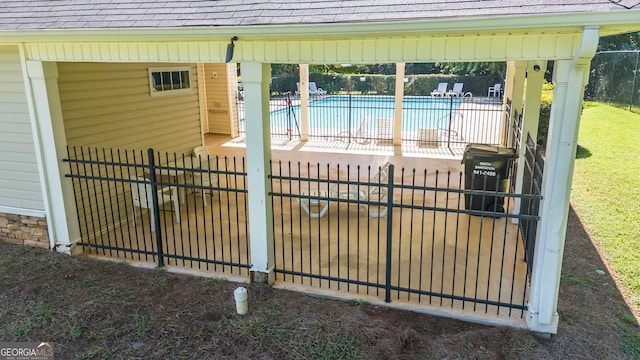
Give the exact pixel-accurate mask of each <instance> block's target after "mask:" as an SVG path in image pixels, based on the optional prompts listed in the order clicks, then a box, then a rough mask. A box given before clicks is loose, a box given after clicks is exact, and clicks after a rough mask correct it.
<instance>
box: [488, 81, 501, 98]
mask: <svg viewBox="0 0 640 360" xmlns="http://www.w3.org/2000/svg"><path fill="white" fill-rule="evenodd" d="M501 88H502V85H501V84H495V85H493V86H489V91H487V96H498V97H499V96H500V92H501V91H500V90H501Z"/></svg>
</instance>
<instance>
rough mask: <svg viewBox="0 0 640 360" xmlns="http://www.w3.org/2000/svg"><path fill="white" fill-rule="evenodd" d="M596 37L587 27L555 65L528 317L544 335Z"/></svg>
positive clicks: (551, 327) (553, 302) (553, 312)
mask: <svg viewBox="0 0 640 360" xmlns="http://www.w3.org/2000/svg"><path fill="white" fill-rule="evenodd" d="M598 39H599V37H598V28H597V27H587V28H585V30H584V32H583V35H582V43H581V45H580V49H579V50H578V55H577V56H576V58H575V59H574V60H558V61H556V62H555V63H554V69H553V77H554V81H553V82H554V85H555V89H554V94H553V105H552V106H551V120H550V123H549V135H548V138H547V139H548V140H547V150H546V156H547V157H546V160H545V167H544V179H543V182H542V195H543V200H542V202H541V204H540V216H541V219H540V222H539V224H538V232H537V236H536V244H535V255H534V259H533V269H532V274H531V294H530V299H529V305H528V310H527V317H526V320H527V325H528V327H529V329H530V330H533V331H537V332H542V333H550V334H554V333H556V332H557V329H558V312H557V307H558V292H559V287H560V271H561V268H562V254H563V251H564V244H565V234H566V230H567V216H568V213H569V197H570V193H571V178H572V176H573V166H574V162H575V155H576V146H577V138H578V127H579V123H580V113H581V110H582V98H583V95H584V87H585V85H586V80H587V78H588V72H589V65H590V60H591V58H592V57H593V55H594V54H595V50H596V48H597V46H598Z"/></svg>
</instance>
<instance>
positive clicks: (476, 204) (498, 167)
mask: <svg viewBox="0 0 640 360" xmlns="http://www.w3.org/2000/svg"><path fill="white" fill-rule="evenodd" d="M516 157H518V154H516V151H515V150H514V149H512V148H506V147H499V146H492V145H484V144H469V145H467V147H466V148H465V149H464V154H463V156H462V163H463V164H465V167H464V174H465V177H464V185H465V189H466V190H479V191H483V192H486V193H471V194H465V209H467V210H480V211H490V212H499V213H504V212H505V209H504V197H503V196H497V195H496V194H495V193H496V192H501V193H504V192H506V191H507V186H508V185H509V170H511V164H512V162H513V160H514V159H515V158H516ZM491 192H493V193H494V194H491Z"/></svg>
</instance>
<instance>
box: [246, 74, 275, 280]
mask: <svg viewBox="0 0 640 360" xmlns="http://www.w3.org/2000/svg"><path fill="white" fill-rule="evenodd" d="M241 67H242V82H243V83H244V96H245V102H246V104H248V106H246V107H245V112H246V117H245V119H246V120H245V121H246V124H247V135H246V136H247V184H248V189H247V190H248V192H249V194H251V196H249V197H248V203H249V238H250V239H251V262H252V267H251V273H252V275H251V279H252V281H256V282H266V283H268V284H272V283H273V281H274V272H273V267H274V243H273V208H272V204H271V197H270V196H269V192H270V191H271V181H270V179H269V173H270V161H271V132H270V125H269V123H270V122H269V81H270V79H271V67H270V64H263V63H242V65H241Z"/></svg>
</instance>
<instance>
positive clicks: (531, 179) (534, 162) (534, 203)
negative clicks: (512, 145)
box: [519, 133, 544, 276]
mask: <svg viewBox="0 0 640 360" xmlns="http://www.w3.org/2000/svg"><path fill="white" fill-rule="evenodd" d="M524 161H525V165H524V176H523V182H522V193H523V194H527V195H530V196H527V197H523V198H522V200H521V202H520V213H521V214H524V215H533V214H536V215H537V214H538V210H539V208H540V200H541V198H542V196H541V194H542V175H543V170H544V158H543V156H542V151H541V149H540V148H539V147H538V146H537V145H536V142H535V141H534V140H533V138H531V134H529V133H527V149H526V153H525V157H524ZM519 227H520V233H521V234H522V240H523V241H524V249H525V259H526V261H527V276H529V275H530V274H531V266H532V265H533V254H534V248H535V241H536V233H537V222H535V221H531V220H528V219H525V220H524V221H521V222H519Z"/></svg>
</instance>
